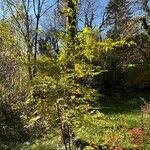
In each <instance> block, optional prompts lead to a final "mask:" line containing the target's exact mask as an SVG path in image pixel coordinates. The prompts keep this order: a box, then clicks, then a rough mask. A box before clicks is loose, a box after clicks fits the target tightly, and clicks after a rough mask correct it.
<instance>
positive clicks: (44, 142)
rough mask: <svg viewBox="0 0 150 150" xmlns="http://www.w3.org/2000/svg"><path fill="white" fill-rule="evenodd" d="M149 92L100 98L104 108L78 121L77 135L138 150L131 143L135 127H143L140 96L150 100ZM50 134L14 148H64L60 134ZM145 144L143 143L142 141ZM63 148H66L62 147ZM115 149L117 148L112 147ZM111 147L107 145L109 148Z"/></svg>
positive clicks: (144, 149)
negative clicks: (60, 146) (61, 145)
mask: <svg viewBox="0 0 150 150" xmlns="http://www.w3.org/2000/svg"><path fill="white" fill-rule="evenodd" d="M149 96H150V95H149V94H148V93H143V92H142V93H133V92H132V93H130V94H127V93H122V94H120V92H119V93H113V94H112V96H111V97H109V98H105V99H104V100H100V104H101V110H100V112H97V113H95V114H93V115H89V114H84V115H83V116H80V118H79V119H78V120H77V122H76V127H75V128H74V130H75V132H76V136H77V137H79V138H81V139H84V140H85V141H87V142H89V143H93V144H99V145H101V146H105V145H106V144H107V145H109V146H110V147H113V146H121V147H123V148H125V149H126V150H135V149H136V148H135V147H134V146H137V145H133V144H132V143H131V141H132V129H133V128H141V113H140V107H141V106H142V103H143V102H142V101H141V99H140V98H139V97H143V98H145V100H148V99H150V97H149ZM58 135H59V134H58V133H57V135H56V134H55V135H53V134H49V135H48V136H45V137H44V138H42V139H40V140H35V141H32V142H30V143H29V142H27V143H24V144H23V145H19V144H18V145H17V147H16V148H14V149H13V150H61V148H58V147H57V146H58V145H59V144H60V143H59V141H60V137H59V136H58ZM140 146H141V144H140ZM140 148H141V149H140V150H149V149H150V139H148V140H147V141H146V142H144V145H142V146H141V147H140ZM62 149H63V148H62ZM112 149H113V148H112ZM106 150H107V148H106Z"/></svg>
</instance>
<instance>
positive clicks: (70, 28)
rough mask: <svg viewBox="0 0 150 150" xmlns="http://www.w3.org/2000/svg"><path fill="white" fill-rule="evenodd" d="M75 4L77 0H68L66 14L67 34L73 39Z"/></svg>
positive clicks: (74, 34) (74, 31)
mask: <svg viewBox="0 0 150 150" xmlns="http://www.w3.org/2000/svg"><path fill="white" fill-rule="evenodd" d="M77 5H78V0H68V10H69V12H68V16H67V34H68V35H69V37H70V38H71V40H74V38H75V36H76V26H77Z"/></svg>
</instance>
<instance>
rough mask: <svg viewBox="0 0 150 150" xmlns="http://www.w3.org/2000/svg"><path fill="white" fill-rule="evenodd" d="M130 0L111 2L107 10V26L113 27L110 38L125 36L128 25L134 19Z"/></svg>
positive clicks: (109, 32)
mask: <svg viewBox="0 0 150 150" xmlns="http://www.w3.org/2000/svg"><path fill="white" fill-rule="evenodd" d="M130 5H131V3H130V2H129V1H128V0H110V1H109V3H108V6H107V8H106V13H107V18H106V26H107V27H108V26H109V27H111V29H110V30H109V31H108V37H111V38H113V39H117V38H119V37H122V36H124V34H125V31H126V25H127V23H128V21H129V20H130V19H131V17H132V12H131V9H130Z"/></svg>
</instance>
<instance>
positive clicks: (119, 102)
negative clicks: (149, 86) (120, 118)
mask: <svg viewBox="0 0 150 150" xmlns="http://www.w3.org/2000/svg"><path fill="white" fill-rule="evenodd" d="M141 98H143V99H144V100H145V101H150V91H146V92H139V91H138V92H131V93H127V92H114V93H112V94H110V96H108V97H107V96H106V97H104V98H102V100H100V104H101V112H102V113H104V114H110V115H111V114H118V113H120V114H128V113H135V114H137V112H139V111H140V108H141V106H142V105H143V101H142V99H141Z"/></svg>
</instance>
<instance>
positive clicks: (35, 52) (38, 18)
mask: <svg viewBox="0 0 150 150" xmlns="http://www.w3.org/2000/svg"><path fill="white" fill-rule="evenodd" d="M39 20H40V17H37V23H36V33H35V42H34V44H35V45H34V68H33V76H34V77H35V75H36V72H37V66H36V65H37V64H36V63H37V48H38V47H37V46H38V35H39V33H38V32H39V31H38V30H39Z"/></svg>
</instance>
